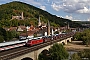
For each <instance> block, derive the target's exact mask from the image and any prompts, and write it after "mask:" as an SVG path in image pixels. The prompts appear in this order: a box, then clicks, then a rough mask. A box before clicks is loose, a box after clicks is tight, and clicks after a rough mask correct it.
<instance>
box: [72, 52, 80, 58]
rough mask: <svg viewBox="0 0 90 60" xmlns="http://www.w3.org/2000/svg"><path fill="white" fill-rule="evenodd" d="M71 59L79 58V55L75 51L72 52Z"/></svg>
mask: <svg viewBox="0 0 90 60" xmlns="http://www.w3.org/2000/svg"><path fill="white" fill-rule="evenodd" d="M71 60H81V58H80V56H78V54H77V53H74V54H73V55H72V56H71Z"/></svg>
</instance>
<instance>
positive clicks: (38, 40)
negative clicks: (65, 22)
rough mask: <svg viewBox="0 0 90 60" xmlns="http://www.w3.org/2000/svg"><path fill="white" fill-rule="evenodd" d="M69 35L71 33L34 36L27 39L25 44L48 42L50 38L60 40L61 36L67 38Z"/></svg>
mask: <svg viewBox="0 0 90 60" xmlns="http://www.w3.org/2000/svg"><path fill="white" fill-rule="evenodd" d="M71 35H73V33H71V32H70V33H66V34H55V35H51V36H42V37H36V38H33V39H28V41H27V42H26V44H25V45H26V46H33V45H37V44H40V43H45V42H49V41H51V40H58V39H59V40H60V39H63V38H67V37H70V36H71Z"/></svg>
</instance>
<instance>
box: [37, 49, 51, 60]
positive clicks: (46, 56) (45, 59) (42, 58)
mask: <svg viewBox="0 0 90 60" xmlns="http://www.w3.org/2000/svg"><path fill="white" fill-rule="evenodd" d="M38 60H51V57H50V53H49V51H48V50H46V49H45V50H43V51H42V52H41V53H40V54H39V56H38Z"/></svg>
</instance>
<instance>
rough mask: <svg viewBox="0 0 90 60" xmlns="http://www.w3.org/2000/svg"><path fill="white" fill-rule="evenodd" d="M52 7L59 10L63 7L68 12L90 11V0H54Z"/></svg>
mask: <svg viewBox="0 0 90 60" xmlns="http://www.w3.org/2000/svg"><path fill="white" fill-rule="evenodd" d="M53 2H54V3H52V5H51V7H52V8H53V9H54V10H56V11H59V10H60V9H62V10H63V11H65V12H68V13H76V12H77V13H88V12H90V0H61V1H60V0H58V1H57V0H56V1H55V0H53Z"/></svg>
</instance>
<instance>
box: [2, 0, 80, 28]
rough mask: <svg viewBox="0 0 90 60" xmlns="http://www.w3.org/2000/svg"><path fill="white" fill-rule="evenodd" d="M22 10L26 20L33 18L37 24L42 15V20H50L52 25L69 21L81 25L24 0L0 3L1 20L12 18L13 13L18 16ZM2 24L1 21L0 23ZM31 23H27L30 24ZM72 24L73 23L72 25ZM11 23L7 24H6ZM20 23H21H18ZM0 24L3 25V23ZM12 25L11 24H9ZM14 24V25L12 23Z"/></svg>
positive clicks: (74, 24) (61, 24) (62, 24)
mask: <svg viewBox="0 0 90 60" xmlns="http://www.w3.org/2000/svg"><path fill="white" fill-rule="evenodd" d="M21 12H23V13H24V17H25V20H32V21H34V23H35V24H37V22H36V20H38V18H39V16H40V17H41V21H44V22H47V21H48V20H49V21H50V22H51V25H53V26H65V25H66V23H65V22H68V23H69V24H70V26H71V27H77V26H78V27H80V26H81V25H80V24H78V23H75V22H72V21H71V20H68V19H64V18H60V17H57V16H55V15H52V14H50V13H48V12H46V11H43V10H41V9H39V8H36V7H34V6H32V5H29V4H26V3H23V2H18V1H14V2H10V3H7V4H3V5H0V20H1V21H2V20H11V18H12V15H14V16H18V15H20V14H21ZM0 24H1V23H0ZM28 24H29V23H27V25H28ZM71 24H72V25H71ZM7 25H9V24H6V26H7ZM18 25H21V24H20V23H18ZM0 26H3V25H2V24H1V25H0ZM9 26H11V25H9ZM12 26H14V25H12Z"/></svg>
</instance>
